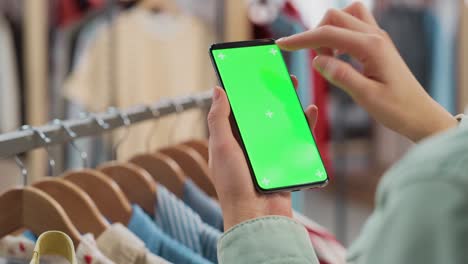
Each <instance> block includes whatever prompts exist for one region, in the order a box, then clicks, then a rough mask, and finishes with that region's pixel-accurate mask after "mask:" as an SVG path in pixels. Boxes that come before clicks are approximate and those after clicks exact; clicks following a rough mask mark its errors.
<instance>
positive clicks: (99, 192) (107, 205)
mask: <svg viewBox="0 0 468 264" xmlns="http://www.w3.org/2000/svg"><path fill="white" fill-rule="evenodd" d="M63 178H64V179H65V180H67V181H71V182H72V183H74V184H76V185H77V186H78V187H80V189H82V190H83V191H85V192H86V193H87V194H88V195H89V196H90V197H91V199H93V201H94V203H95V204H96V205H97V207H98V208H99V211H101V212H102V214H103V215H104V216H105V217H106V218H107V219H108V220H110V221H111V222H113V223H121V224H124V225H127V224H128V222H129V221H130V218H131V216H132V206H131V204H130V202H129V201H128V199H127V197H125V194H124V193H123V192H122V190H121V189H120V187H119V186H118V185H117V183H115V182H114V181H113V180H111V179H109V177H107V176H106V175H105V174H103V173H102V172H100V171H97V170H90V169H86V170H79V171H71V172H68V173H65V174H64V175H63Z"/></svg>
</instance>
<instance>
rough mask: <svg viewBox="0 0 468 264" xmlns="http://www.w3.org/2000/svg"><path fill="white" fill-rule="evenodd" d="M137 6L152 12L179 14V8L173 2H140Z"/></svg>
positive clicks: (170, 0)
mask: <svg viewBox="0 0 468 264" xmlns="http://www.w3.org/2000/svg"><path fill="white" fill-rule="evenodd" d="M137 5H138V7H142V8H146V9H148V10H151V11H153V12H167V13H171V14H179V13H180V9H179V6H178V4H177V2H176V1H174V0H140V1H139V3H138V4H137Z"/></svg>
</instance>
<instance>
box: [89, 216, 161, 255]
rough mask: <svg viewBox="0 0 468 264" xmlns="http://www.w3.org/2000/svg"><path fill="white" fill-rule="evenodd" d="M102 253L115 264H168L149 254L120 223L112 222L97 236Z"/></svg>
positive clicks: (142, 244) (136, 238) (143, 245)
mask: <svg viewBox="0 0 468 264" xmlns="http://www.w3.org/2000/svg"><path fill="white" fill-rule="evenodd" d="M97 245H98V247H99V249H100V250H101V252H102V253H104V254H105V255H106V256H107V257H109V258H110V259H112V260H113V261H114V262H115V263H117V264H169V262H167V261H166V260H164V259H162V258H160V257H158V256H156V255H153V254H151V253H150V252H149V251H148V249H146V247H145V243H143V241H141V240H140V239H139V238H138V237H136V236H135V235H134V234H133V233H132V232H130V231H129V230H128V229H127V228H126V227H124V226H123V225H121V224H113V225H111V226H110V227H109V228H108V229H106V231H104V232H103V233H102V234H101V235H100V236H99V237H98V238H97Z"/></svg>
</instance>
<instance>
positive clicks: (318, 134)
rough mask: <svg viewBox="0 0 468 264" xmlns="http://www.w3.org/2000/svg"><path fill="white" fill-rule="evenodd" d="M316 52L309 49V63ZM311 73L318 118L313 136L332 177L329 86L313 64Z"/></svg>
mask: <svg viewBox="0 0 468 264" xmlns="http://www.w3.org/2000/svg"><path fill="white" fill-rule="evenodd" d="M316 56H317V53H316V52H315V51H313V50H311V51H310V63H311V64H312V62H313V61H314V59H315V57H316ZM310 68H311V69H312V71H313V73H312V75H311V76H312V83H313V85H312V94H313V96H314V100H313V101H314V103H315V105H317V107H318V109H319V111H318V118H317V124H316V125H315V130H314V137H315V140H316V142H317V146H318V149H319V151H320V155H321V156H322V160H323V163H324V164H325V168H326V169H327V172H328V176H329V177H330V178H332V173H333V172H332V164H331V160H330V150H329V143H330V139H331V129H330V121H329V118H328V102H329V98H328V95H329V91H330V90H329V86H328V81H327V80H325V78H323V77H322V75H321V74H320V73H319V72H317V71H316V70H315V69H314V68H313V66H312V65H311V67H310Z"/></svg>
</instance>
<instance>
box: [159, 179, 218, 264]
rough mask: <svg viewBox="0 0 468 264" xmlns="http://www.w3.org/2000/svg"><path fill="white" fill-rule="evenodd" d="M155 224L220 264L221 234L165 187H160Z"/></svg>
mask: <svg viewBox="0 0 468 264" xmlns="http://www.w3.org/2000/svg"><path fill="white" fill-rule="evenodd" d="M155 212H156V215H155V218H154V220H155V222H156V224H157V225H158V226H159V227H161V229H162V230H164V232H166V233H167V234H168V235H170V236H171V237H172V238H174V239H176V240H177V241H179V242H180V243H182V244H184V245H186V246H187V247H189V248H190V249H192V250H193V251H195V252H196V253H199V254H200V255H202V256H203V257H205V258H206V259H208V260H210V261H212V262H214V263H218V257H217V252H216V251H217V250H216V246H217V243H218V240H219V238H220V237H221V232H220V231H219V230H217V229H215V228H213V227H211V226H210V225H208V224H206V223H204V222H203V221H202V220H201V218H200V216H199V215H198V214H197V213H195V212H194V211H193V210H192V209H191V208H190V207H188V206H187V205H186V204H185V203H184V202H182V201H181V200H180V199H179V198H177V197H176V196H175V195H174V194H173V193H171V192H170V191H169V190H167V189H166V188H165V187H164V186H162V185H158V188H157V204H156V210H155Z"/></svg>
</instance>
